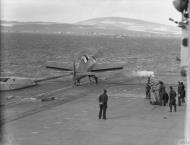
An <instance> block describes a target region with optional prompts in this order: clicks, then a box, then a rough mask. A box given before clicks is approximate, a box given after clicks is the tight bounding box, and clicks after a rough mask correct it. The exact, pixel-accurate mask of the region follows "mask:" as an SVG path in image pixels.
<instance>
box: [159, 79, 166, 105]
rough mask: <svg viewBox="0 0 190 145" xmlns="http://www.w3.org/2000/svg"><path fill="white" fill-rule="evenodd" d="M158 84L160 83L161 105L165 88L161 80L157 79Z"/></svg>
mask: <svg viewBox="0 0 190 145" xmlns="http://www.w3.org/2000/svg"><path fill="white" fill-rule="evenodd" d="M159 84H160V87H159V97H160V98H159V99H160V106H163V96H164V94H165V92H166V89H165V86H164V83H163V82H162V81H159Z"/></svg>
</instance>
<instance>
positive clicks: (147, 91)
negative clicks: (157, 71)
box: [146, 77, 151, 99]
mask: <svg viewBox="0 0 190 145" xmlns="http://www.w3.org/2000/svg"><path fill="white" fill-rule="evenodd" d="M150 90H151V86H150V77H148V80H147V83H146V99H151V94H150Z"/></svg>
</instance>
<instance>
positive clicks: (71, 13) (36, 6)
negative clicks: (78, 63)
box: [1, 0, 181, 25]
mask: <svg viewBox="0 0 190 145" xmlns="http://www.w3.org/2000/svg"><path fill="white" fill-rule="evenodd" d="M172 1H173V0H1V19H2V20H16V21H45V22H62V23H75V22H78V21H82V20H87V19H92V18H97V17H124V18H135V19H141V20H146V21H151V22H157V23H161V24H169V25H172V22H170V21H169V20H168V19H169V17H171V18H174V19H176V20H180V19H181V18H180V13H179V12H178V11H177V10H176V9H175V8H174V7H173V4H172Z"/></svg>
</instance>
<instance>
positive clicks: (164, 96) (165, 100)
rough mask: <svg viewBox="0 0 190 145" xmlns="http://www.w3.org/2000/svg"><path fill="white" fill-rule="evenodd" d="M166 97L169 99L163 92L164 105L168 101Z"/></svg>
mask: <svg viewBox="0 0 190 145" xmlns="http://www.w3.org/2000/svg"><path fill="white" fill-rule="evenodd" d="M168 99H169V96H168V93H167V92H165V93H164V95H163V100H164V106H166V104H167V103H168Z"/></svg>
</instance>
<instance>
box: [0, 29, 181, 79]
mask: <svg viewBox="0 0 190 145" xmlns="http://www.w3.org/2000/svg"><path fill="white" fill-rule="evenodd" d="M1 39H2V40H1V41H2V44H1V76H21V77H29V78H43V77H49V76H53V75H57V74H61V73H63V72H60V71H54V70H48V69H46V63H47V61H58V62H66V63H67V62H68V63H71V62H73V60H74V59H75V58H76V56H77V54H79V53H80V52H81V51H86V52H90V53H91V54H92V55H93V54H94V55H96V57H97V59H98V61H99V62H110V63H120V62H121V63H125V67H124V69H125V71H124V74H125V75H124V76H127V75H128V74H130V75H131V74H132V73H133V72H136V74H138V73H137V72H143V73H146V72H153V73H154V75H155V77H157V78H158V79H164V80H165V81H167V80H168V82H169V83H175V82H176V83H177V81H178V80H184V78H182V77H181V76H180V62H179V61H177V59H176V58H178V57H180V37H132V36H131V37H128V36H125V37H117V36H112V35H107V36H84V35H68V34H67V35H65V34H37V33H2V38H1ZM130 75H128V77H130ZM116 76H117V77H119V76H120V75H116ZM172 76H173V77H172ZM176 76H177V77H176ZM169 78H170V79H169Z"/></svg>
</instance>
